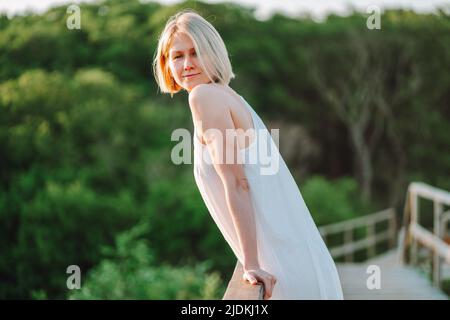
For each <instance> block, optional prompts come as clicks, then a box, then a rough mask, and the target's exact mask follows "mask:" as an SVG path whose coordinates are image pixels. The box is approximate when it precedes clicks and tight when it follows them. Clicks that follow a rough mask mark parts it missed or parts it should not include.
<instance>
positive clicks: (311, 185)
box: [300, 176, 375, 225]
mask: <svg viewBox="0 0 450 320" xmlns="http://www.w3.org/2000/svg"><path fill="white" fill-rule="evenodd" d="M300 191H301V192H302V195H303V198H304V200H305V203H306V204H307V206H308V209H309V211H310V212H311V215H312V217H313V218H314V221H315V223H316V224H317V225H326V224H330V223H334V222H338V221H344V220H348V219H351V218H356V217H359V216H363V215H366V214H370V213H374V212H375V211H374V208H373V207H372V206H371V205H370V204H367V203H364V202H362V201H361V200H359V198H358V186H357V184H356V182H355V180H354V179H353V178H349V177H342V178H339V179H336V180H332V181H330V180H327V179H325V178H324V177H322V176H312V177H310V178H309V179H308V180H307V181H305V183H304V184H303V186H301V187H300Z"/></svg>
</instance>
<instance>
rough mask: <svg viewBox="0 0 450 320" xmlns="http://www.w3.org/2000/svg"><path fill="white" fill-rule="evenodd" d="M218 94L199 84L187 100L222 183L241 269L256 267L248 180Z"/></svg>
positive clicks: (221, 97)
mask: <svg viewBox="0 0 450 320" xmlns="http://www.w3.org/2000/svg"><path fill="white" fill-rule="evenodd" d="M206 86H207V85H206ZM213 90H214V89H213ZM217 95H219V96H217ZM220 95H223V93H221V92H217V91H216V92H214V91H213V92H212V90H211V89H210V88H208V87H205V86H204V85H200V86H197V87H196V88H195V89H194V90H192V92H191V93H190V95H189V104H190V106H191V110H192V114H193V118H194V121H196V122H197V123H198V126H197V127H199V128H200V129H199V130H198V131H199V132H200V133H203V134H202V136H203V138H204V140H205V143H206V145H207V148H208V149H209V151H210V154H211V156H212V160H213V165H214V168H215V170H216V172H217V174H218V175H219V177H220V178H221V180H222V183H223V187H224V190H225V197H226V201H227V205H228V209H229V211H230V213H231V216H232V220H233V223H234V226H235V229H236V232H237V236H238V238H239V242H240V245H241V248H242V252H243V256H244V266H243V267H244V270H251V269H259V262H258V248H257V241H256V222H255V213H254V208H253V206H252V202H251V198H250V189H249V184H248V181H247V178H246V175H245V171H244V168H243V165H242V164H241V163H242V161H238V159H240V158H239V157H240V152H239V147H238V144H237V140H236V139H235V137H234V136H233V135H232V134H231V135H229V136H228V138H227V135H226V134H227V130H229V131H228V132H229V133H230V132H232V131H231V130H233V131H234V130H235V126H234V122H233V120H232V117H231V114H230V110H229V107H228V104H227V101H226V99H227V97H226V96H220ZM212 110H214V111H212ZM233 137H234V138H233ZM227 157H228V158H227ZM227 159H229V161H227ZM227 162H229V163H227Z"/></svg>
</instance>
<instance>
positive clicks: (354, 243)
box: [319, 208, 397, 262]
mask: <svg viewBox="0 0 450 320" xmlns="http://www.w3.org/2000/svg"><path fill="white" fill-rule="evenodd" d="M383 221H388V229H387V230H385V231H382V232H379V233H378V234H377V230H376V225H377V224H378V223H381V222H383ZM396 225H397V224H396V217H395V210H394V209H392V208H389V209H385V210H382V211H379V212H376V213H373V214H370V215H367V216H362V217H359V218H354V219H350V220H346V221H342V222H338V223H333V224H329V225H325V226H321V227H319V231H320V234H321V235H322V238H323V239H324V240H325V242H327V238H328V237H329V236H330V234H339V233H343V236H344V243H343V244H342V245H339V246H337V247H333V248H330V247H328V250H329V251H330V254H331V255H332V256H333V258H339V257H341V256H345V261H346V262H352V261H353V260H354V259H353V257H354V254H355V252H356V251H359V250H362V249H366V248H367V257H368V258H370V257H373V256H375V255H376V245H377V243H379V242H381V241H388V243H389V246H390V247H394V246H395V245H396V238H397V236H396V234H397V229H396V228H397V227H396ZM358 228H366V230H367V232H366V237H365V238H362V239H358V240H355V239H354V233H355V230H356V229H358Z"/></svg>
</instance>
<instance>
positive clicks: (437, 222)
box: [432, 200, 443, 288]
mask: <svg viewBox="0 0 450 320" xmlns="http://www.w3.org/2000/svg"><path fill="white" fill-rule="evenodd" d="M433 207H434V221H433V233H434V235H435V236H436V237H438V238H442V234H441V214H442V211H443V206H442V203H440V202H439V201H437V200H434V205H433ZM432 252H433V263H432V267H433V269H432V270H433V285H434V286H436V287H438V288H439V287H440V286H441V258H440V256H439V252H438V250H437V247H435V249H434V250H433V251H432Z"/></svg>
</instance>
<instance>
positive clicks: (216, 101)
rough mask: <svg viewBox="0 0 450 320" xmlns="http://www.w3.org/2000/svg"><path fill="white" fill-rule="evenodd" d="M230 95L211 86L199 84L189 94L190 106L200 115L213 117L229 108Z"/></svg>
mask: <svg viewBox="0 0 450 320" xmlns="http://www.w3.org/2000/svg"><path fill="white" fill-rule="evenodd" d="M228 99H229V97H228V94H227V93H226V92H224V91H223V90H221V89H219V88H218V87H217V86H215V85H211V84H207V83H205V84H199V85H198V86H196V87H195V88H194V89H192V91H191V92H190V93H189V106H190V108H191V110H192V111H193V112H195V113H196V114H198V115H203V116H205V115H206V114H209V115H213V114H217V112H207V111H211V110H215V111H219V112H220V111H225V110H227V108H228V101H227V100H228Z"/></svg>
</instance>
